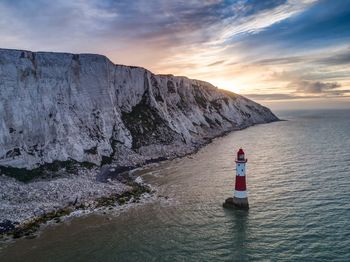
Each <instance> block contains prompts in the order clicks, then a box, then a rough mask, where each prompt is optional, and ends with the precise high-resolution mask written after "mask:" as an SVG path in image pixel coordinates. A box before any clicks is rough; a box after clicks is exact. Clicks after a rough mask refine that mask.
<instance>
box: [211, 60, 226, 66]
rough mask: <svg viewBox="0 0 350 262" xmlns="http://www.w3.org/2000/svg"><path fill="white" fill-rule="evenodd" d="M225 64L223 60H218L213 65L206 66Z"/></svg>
mask: <svg viewBox="0 0 350 262" xmlns="http://www.w3.org/2000/svg"><path fill="white" fill-rule="evenodd" d="M225 62H226V61H225V60H220V61H216V62H214V63H211V64H209V65H207V66H216V65H221V64H223V63H225Z"/></svg>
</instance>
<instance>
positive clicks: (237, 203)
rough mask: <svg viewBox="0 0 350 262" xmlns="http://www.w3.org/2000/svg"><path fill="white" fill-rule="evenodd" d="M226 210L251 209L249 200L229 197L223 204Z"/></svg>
mask: <svg viewBox="0 0 350 262" xmlns="http://www.w3.org/2000/svg"><path fill="white" fill-rule="evenodd" d="M222 205H223V207H224V208H237V209H249V203H248V199H247V198H245V199H237V198H232V197H229V198H227V199H226V200H225V202H224V203H223V204H222Z"/></svg>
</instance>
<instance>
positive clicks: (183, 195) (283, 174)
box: [0, 110, 350, 262]
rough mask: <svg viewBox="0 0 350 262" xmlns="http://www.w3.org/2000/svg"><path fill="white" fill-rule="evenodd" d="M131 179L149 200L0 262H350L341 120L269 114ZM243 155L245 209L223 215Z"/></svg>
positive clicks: (72, 223)
mask: <svg viewBox="0 0 350 262" xmlns="http://www.w3.org/2000/svg"><path fill="white" fill-rule="evenodd" d="M276 114H277V115H278V117H280V118H281V119H283V120H286V121H279V122H274V123H270V124H261V125H256V126H252V127H249V128H247V129H245V130H241V131H236V132H232V133H230V134H228V135H226V136H224V137H220V138H217V139H215V140H214V141H213V142H212V143H210V144H209V145H207V146H205V147H203V148H202V149H201V150H199V151H198V152H197V153H196V154H193V155H190V156H187V157H184V158H181V159H176V160H173V161H168V162H162V163H160V164H156V165H153V166H150V167H147V168H143V169H139V170H136V171H134V173H135V175H139V176H141V177H142V179H143V180H144V181H146V182H147V183H151V184H152V185H154V186H156V187H157V188H158V197H157V198H156V199H154V200H153V201H149V202H147V201H146V203H145V204H142V205H137V206H135V207H131V208H128V209H126V210H125V211H123V212H121V213H118V215H115V214H109V213H108V212H107V213H106V214H91V215H86V216H82V217H77V218H72V219H70V220H68V221H67V222H65V223H60V224H57V225H53V226H47V227H46V228H45V229H44V230H42V232H41V233H40V235H39V236H38V237H36V238H34V239H19V240H16V241H14V242H10V243H7V244H5V245H4V244H3V245H2V246H1V248H0V261H3V262H4V261H350V110H308V111H302V110H295V111H277V112H276ZM241 147H242V148H243V149H244V151H245V153H246V157H247V158H248V162H247V165H246V175H247V189H248V198H249V205H250V209H249V210H248V211H245V210H231V209H224V208H223V206H222V203H223V202H224V200H225V199H226V198H228V197H230V196H232V194H233V189H234V179H235V162H234V160H235V157H236V152H237V150H238V149H239V148H241Z"/></svg>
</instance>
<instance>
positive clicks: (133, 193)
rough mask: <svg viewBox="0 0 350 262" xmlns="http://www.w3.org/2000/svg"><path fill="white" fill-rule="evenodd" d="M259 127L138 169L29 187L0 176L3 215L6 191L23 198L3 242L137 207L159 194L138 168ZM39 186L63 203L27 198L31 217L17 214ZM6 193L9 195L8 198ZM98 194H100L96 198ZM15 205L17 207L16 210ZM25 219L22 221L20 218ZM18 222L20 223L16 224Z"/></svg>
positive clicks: (0, 235)
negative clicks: (78, 217) (84, 215)
mask: <svg viewBox="0 0 350 262" xmlns="http://www.w3.org/2000/svg"><path fill="white" fill-rule="evenodd" d="M278 121H279V120H276V121H271V122H267V123H261V124H268V123H272V122H278ZM255 125H257V124H253V125H245V126H241V127H238V128H237V127H235V128H232V129H230V130H227V131H224V132H222V134H220V135H217V136H214V137H206V138H204V139H203V143H201V144H197V145H196V147H195V148H194V150H192V151H191V152H188V153H185V154H183V155H177V156H174V157H168V158H167V157H164V158H157V159H152V160H149V161H146V163H145V164H143V165H142V164H139V165H135V166H127V167H119V168H118V167H114V166H113V165H105V166H102V167H96V168H93V169H90V170H87V169H84V168H81V169H80V170H78V174H66V173H63V177H61V176H57V177H55V176H54V177H53V178H50V179H47V178H41V179H35V180H34V181H31V182H27V183H24V182H21V181H18V180H16V179H15V178H13V177H8V176H5V175H2V176H0V189H2V190H1V191H0V192H4V193H2V194H0V200H1V201H2V203H0V211H4V210H5V211H6V207H4V203H5V205H6V197H9V195H11V192H10V193H8V191H7V190H6V186H9V187H12V189H15V191H16V190H18V189H19V195H17V198H16V197H15V198H14V199H12V200H10V201H9V203H7V204H8V207H7V209H15V210H14V212H12V213H13V214H12V215H10V216H8V217H6V216H5V219H4V217H0V241H1V240H3V239H6V238H20V237H26V238H33V237H35V236H36V233H37V232H38V230H39V229H40V227H41V226H42V225H44V224H48V223H50V222H52V221H53V222H55V223H60V222H62V217H66V216H69V215H70V214H72V213H73V212H76V211H78V212H80V211H88V212H89V213H91V212H95V211H97V210H98V209H100V208H107V209H113V208H116V207H120V206H124V205H128V204H130V203H135V202H136V203H137V202H139V201H140V198H141V197H142V195H144V194H148V195H153V194H154V193H155V190H154V189H152V186H151V185H146V184H144V183H143V182H142V178H140V179H139V177H134V176H133V174H132V173H133V171H134V170H136V169H138V168H147V167H148V166H149V165H152V164H154V163H160V162H165V161H171V160H174V159H181V158H184V157H187V156H190V155H193V154H196V153H197V152H198V151H199V150H200V149H201V148H203V147H205V146H206V145H208V144H210V143H211V142H212V141H213V140H214V139H216V138H220V137H224V136H226V135H228V134H229V133H231V132H235V131H240V130H243V129H246V128H248V127H251V126H255ZM60 180H62V181H60ZM138 180H139V181H138ZM57 181H60V182H61V183H56V188H55V187H54V186H52V185H50V184H52V183H53V184H55V182H57ZM6 183H7V184H6ZM37 184H39V185H38V187H37V188H35V187H34V188H35V189H37V190H39V191H40V193H39V198H40V199H43V198H45V196H50V195H52V194H53V193H56V196H57V197H58V201H60V202H59V203H54V201H51V202H50V201H49V206H48V207H47V206H45V203H42V202H41V201H40V200H39V202H37V203H35V202H34V203H31V200H32V198H31V197H32V195H31V194H29V195H28V194H27V196H28V197H27V199H26V198H25V197H24V199H25V200H24V202H25V203H22V206H27V215H26V214H25V212H26V210H23V207H22V206H21V205H19V206H17V210H16V205H15V204H16V200H20V201H23V198H22V195H23V191H24V192H25V193H24V195H25V194H26V193H28V192H26V191H30V189H31V187H30V186H31V185H37ZM75 184H77V185H75ZM63 185H64V186H67V188H68V190H66V191H64V190H63V191H64V193H66V194H67V193H70V192H73V193H74V194H73V195H72V196H68V197H65V196H62V195H59V190H58V192H57V189H58V187H59V186H63ZM68 185H69V186H70V187H69V186H68ZM80 186H83V188H81V187H80ZM84 186H85V187H84ZM89 186H91V188H89ZM45 187H49V188H50V189H51V190H52V189H53V191H50V192H49V191H45V190H44V193H43V192H41V190H42V189H43V188H45ZM76 188H78V192H74V189H76ZM55 189H56V190H55ZM21 190H22V191H21ZM84 190H87V192H88V193H93V194H92V195H90V194H87V195H86V194H84V193H87V192H86V191H84ZM5 192H7V194H6V193H5ZM96 192H97V194H95V193H96ZM35 193H38V192H34V195H35ZM76 193H77V194H78V196H77V195H76ZM4 196H5V198H4ZM60 197H61V198H60ZM11 201H12V202H11ZM26 201H27V202H26ZM11 203H12V204H13V205H12V206H11ZM50 204H51V206H50ZM55 204H56V205H55ZM28 205H29V206H28ZM35 205H37V206H35ZM40 205H41V206H45V207H44V208H42V207H40ZM35 207H36V209H35ZM28 209H34V210H31V211H32V212H30V211H28ZM7 211H8V210H7ZM12 211H13V210H12ZM20 212H22V214H18V213H20ZM1 213H2V212H0V214H1ZM21 215H22V217H20V216H21ZM9 218H12V219H9ZM14 218H18V219H17V220H16V219H14Z"/></svg>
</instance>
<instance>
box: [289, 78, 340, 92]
mask: <svg viewBox="0 0 350 262" xmlns="http://www.w3.org/2000/svg"><path fill="white" fill-rule="evenodd" d="M287 87H288V88H293V89H295V92H296V93H303V94H322V93H325V94H330V93H334V90H335V89H337V88H339V87H341V85H340V84H338V83H335V82H334V83H323V82H320V81H317V82H312V81H305V80H301V81H295V82H291V83H290V84H288V86H287ZM335 92H338V91H335Z"/></svg>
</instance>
